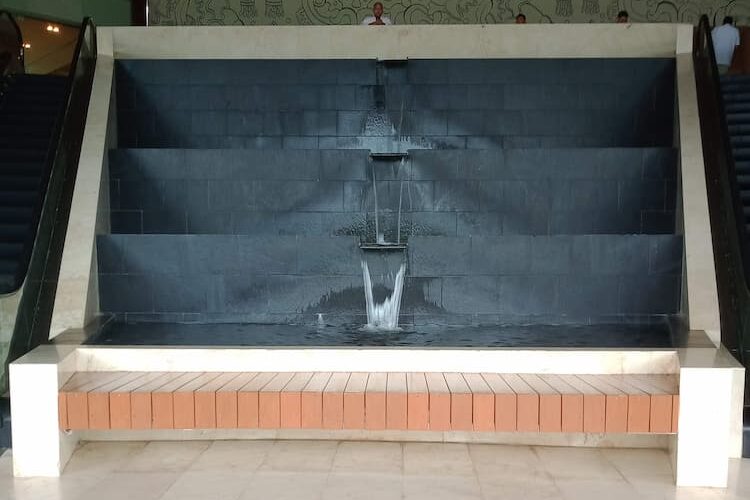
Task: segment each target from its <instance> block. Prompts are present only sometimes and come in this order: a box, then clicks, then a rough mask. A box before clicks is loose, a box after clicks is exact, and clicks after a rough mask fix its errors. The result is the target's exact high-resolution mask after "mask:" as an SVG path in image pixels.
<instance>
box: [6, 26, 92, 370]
mask: <svg viewBox="0 0 750 500" xmlns="http://www.w3.org/2000/svg"><path fill="white" fill-rule="evenodd" d="M96 54H97V46H96V26H95V25H94V23H93V21H92V20H91V19H90V18H86V19H84V20H83V23H82V24H81V30H80V33H79V36H78V42H77V43H76V48H75V52H74V55H73V61H72V64H71V67H70V72H69V74H68V77H67V84H66V94H65V95H66V101H65V105H64V108H63V110H62V111H61V112H60V115H59V117H58V119H57V122H56V124H55V128H54V132H53V135H52V140H51V141H50V145H49V149H48V152H47V156H46V160H45V162H46V167H45V168H46V172H47V178H48V181H47V182H46V188H45V191H44V193H42V196H40V200H41V201H40V203H39V205H38V206H37V207H36V209H35V212H34V217H35V218H34V221H35V222H36V228H37V229H36V231H35V232H33V233H32V235H31V236H30V240H29V241H27V242H26V245H25V248H26V249H27V250H26V251H27V252H28V254H27V255H26V256H25V257H26V265H25V266H24V269H23V276H22V277H21V283H22V284H23V286H24V288H23V295H22V297H21V301H20V304H19V307H18V315H17V317H16V323H15V327H14V331H13V337H12V339H11V343H10V348H9V352H8V357H7V359H6V370H7V364H8V363H10V362H12V361H13V360H15V359H17V358H18V357H20V356H22V355H24V354H25V353H27V352H28V351H30V350H31V349H33V348H34V347H36V346H38V345H40V344H42V343H44V342H46V341H47V339H48V335H49V321H50V318H51V316H52V305H53V303H54V294H55V290H56V288H57V287H56V283H57V277H58V274H59V266H60V259H61V257H62V248H63V244H64V241H65V234H66V231H67V226H68V215H69V213H70V205H71V201H72V198H73V189H74V186H75V179H76V174H77V170H78V159H79V156H80V153H81V144H82V142H83V132H84V127H85V125H86V116H87V112H88V104H89V98H90V96H91V87H92V84H93V78H94V69H95V66H96ZM6 373H7V371H6Z"/></svg>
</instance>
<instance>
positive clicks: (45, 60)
mask: <svg viewBox="0 0 750 500" xmlns="http://www.w3.org/2000/svg"><path fill="white" fill-rule="evenodd" d="M16 22H17V23H18V26H19V27H20V28H21V33H22V35H23V40H24V43H28V44H30V45H31V48H27V49H26V50H25V62H26V72H27V73H36V74H49V73H54V74H62V75H67V74H68V68H69V67H70V63H71V60H72V59H73V51H74V50H75V45H76V41H77V40H78V31H79V28H78V27H76V26H69V25H66V24H61V23H58V22H48V21H44V20H41V19H35V18H31V17H23V16H17V17H16ZM48 25H52V26H53V27H57V28H59V32H57V33H54V32H49V31H47V26H48Z"/></svg>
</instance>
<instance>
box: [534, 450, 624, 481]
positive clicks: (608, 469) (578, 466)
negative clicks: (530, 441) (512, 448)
mask: <svg viewBox="0 0 750 500" xmlns="http://www.w3.org/2000/svg"><path fill="white" fill-rule="evenodd" d="M534 450H535V451H536V453H537V455H539V458H540V460H541V467H542V468H543V469H544V470H546V471H547V472H549V474H550V476H551V477H552V479H554V480H555V481H556V480H558V479H590V478H598V479H600V480H615V481H617V480H622V479H623V476H622V474H620V472H619V471H618V470H617V469H616V468H615V466H614V465H612V464H611V463H610V462H609V461H608V460H607V459H605V458H604V455H603V454H602V452H601V450H598V449H593V448H563V447H560V448H554V447H539V448H534Z"/></svg>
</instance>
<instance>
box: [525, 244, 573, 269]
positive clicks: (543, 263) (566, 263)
mask: <svg viewBox="0 0 750 500" xmlns="http://www.w3.org/2000/svg"><path fill="white" fill-rule="evenodd" d="M572 251H573V239H572V238H571V237H570V236H560V235H558V236H534V237H533V238H531V272H532V273H533V274H568V273H569V272H571V263H572Z"/></svg>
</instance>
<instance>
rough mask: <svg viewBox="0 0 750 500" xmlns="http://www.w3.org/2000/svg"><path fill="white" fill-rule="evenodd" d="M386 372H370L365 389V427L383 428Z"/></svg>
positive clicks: (386, 382) (370, 428)
mask: <svg viewBox="0 0 750 500" xmlns="http://www.w3.org/2000/svg"><path fill="white" fill-rule="evenodd" d="M387 384H388V374H387V373H370V375H369V377H368V378H367V387H366V389H365V429H369V430H383V429H385V396H386V389H387Z"/></svg>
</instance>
